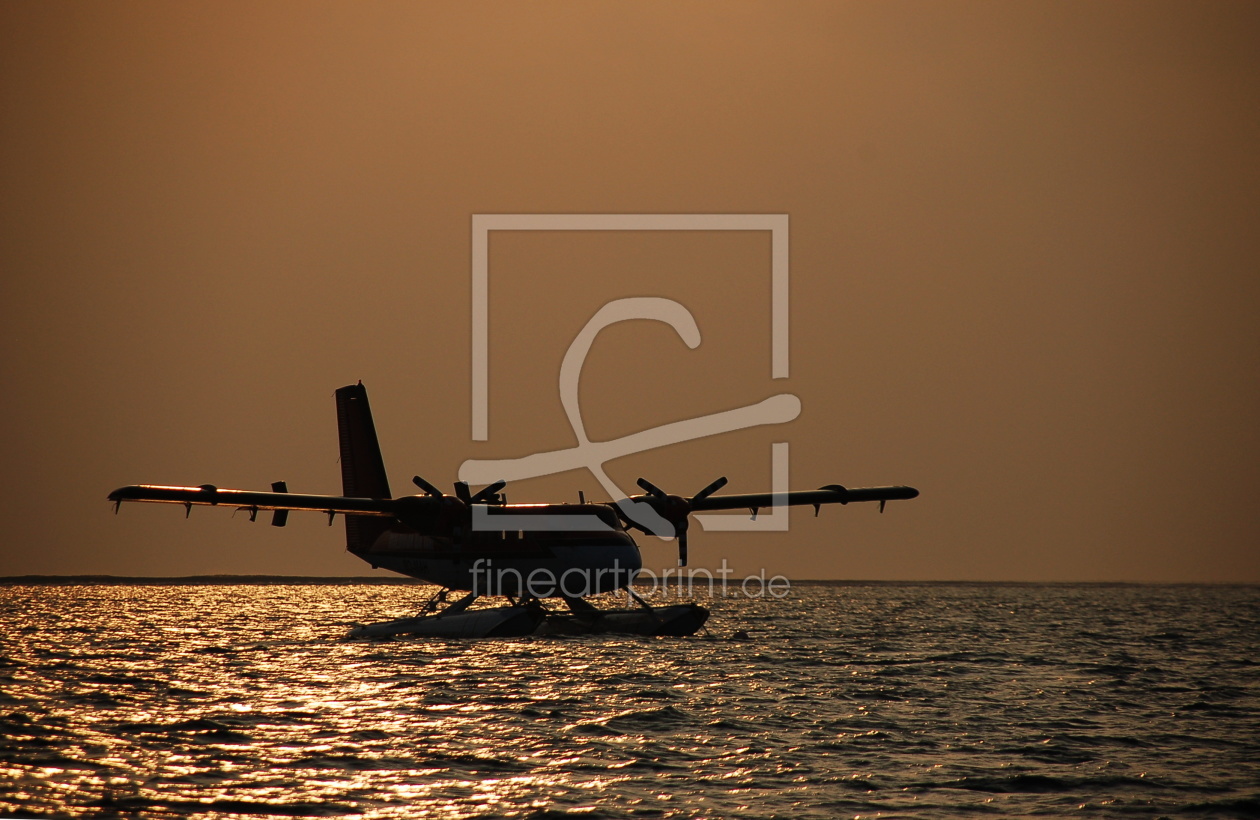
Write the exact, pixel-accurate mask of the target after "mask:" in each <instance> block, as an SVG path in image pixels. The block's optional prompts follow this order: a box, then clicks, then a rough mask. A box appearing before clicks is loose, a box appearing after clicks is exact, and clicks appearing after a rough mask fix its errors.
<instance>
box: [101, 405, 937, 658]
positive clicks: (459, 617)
mask: <svg viewBox="0 0 1260 820" xmlns="http://www.w3.org/2000/svg"><path fill="white" fill-rule="evenodd" d="M335 395H336V401H337V431H338V435H339V439H340V454H341V478H342V493H343V494H342V495H301V494H297V493H291V492H289V489H288V486H287V484H286V482H284V481H277V482H274V483H273V484H272V485H271V491H270V492H265V491H252V490H232V489H225V488H221V487H216V486H214V485H212V484H202V485H200V486H197V487H182V486H163V485H155V484H138V485H130V486H126V487H120V488H119V489H117V490H114V491H113V492H112V493H110V494H109V500H110V501H112V502H114V512H115V513H117V512H118V510H119V508H120V507H121V505H122V503H123V502H124V501H127V502H133V501H134V502H151V503H159V504H178V505H182V506H183V507H184V509H185V516H187V515H188V514H189V513H190V512H191V511H192V508H193V507H198V506H208V507H222V508H226V509H232V510H235V511H244V512H247V513H248V514H249V519H250V520H251V521H254V520H256V519H257V516H258V513H260V512H270V513H271V523H272V525H273V526H277V527H283V526H285V524H286V523H287V521H288V516H289V513H290V512H294V511H310V512H322V513H324V514H326V515H327V516H328V522H329V524H330V525H331V524H332V523H333V520H334V518H335V516H337V515H339V514H340V515H341V516H342V517H343V519H344V522H345V530H346V549H347V550H348V551H349V552H350V553H352V554H353V555H355V556H357V557H359V558H361V559H363V560H364V561H366V562H367V563H369V564H371V566H372V568H373V569H377V568H383V569H387V570H391V571H393V572H397V573H400V574H402V575H406V576H410V577H412V578H417V579H419V580H422V581H425V582H427V583H429V584H432V585H435V586H437V587H438V591H437V592H436V593H435V594H434V595H433V596H432V597H431V598H430V599H429V600H428V601H426V602H425V603H424V604H423V606H422V608H421V610H420V613H419V614H417V615H416V616H414V617H407V618H399V619H396V620H392V621H386V622H382V623H375V624H368V625H364V626H358V627H355V628H354V629H353V630H352V631H351V633H350V637H363V638H372V637H387V636H393V635H414V636H422V637H433V638H504V637H521V636H527V635H551V634H598V633H629V634H641V635H658V636H687V635H692V634H694V633H695V632H697V631H698V630H699V629H700V628H701V627H702V626H703V625H704V623H705V621H706V620H707V619H708V617H709V611H708V609H706V608H705V607H703V606H701V605H699V604H697V603H695V602H692V603H686V604H676V605H672V606H652V605H650V604H648V603H647V601H645V600H644V599H643V598H642V597H641V596H639V595H638V594H637V593H636V592H635V590H634V588H633V584H634V578H635V575H636V574H637V573H638V572H639V571H640V570H641V569H642V567H643V561H642V557H641V554H640V552H639V547H638V545H637V544H636V543H635V541H634V538H633V537H632V536H631V531H639V532H643V533H646V534H648V535H653V536H659V537H662V538H674V539H675V540H676V541H677V545H678V565H679V566H680V567H683V566H686V565H687V560H688V555H687V549H688V544H687V530H688V523H689V517H690V516H691V514H692V513H695V512H705V511H710V510H740V509H747V510H749V511H750V512H751V513H752V514H753V515H756V514H757V512H758V510H760V509H763V508H768V507H775V506H783V505H808V506H813V507H814V510H815V514H817V512H818V511H819V509H820V508H821V507H822V505H824V504H849V503H853V502H859V501H877V502H879V507H880V511H881V512H882V511H883V509H884V505H885V504H886V503H887V502H888V501H894V500H905V499H911V498H915V497H916V496H918V494H919V492H918V490H916V489H914V488H913V487H901V486H895V487H867V488H859V489H851V488H846V487H843V486H841V485H838V484H828V485H826V486H823V487H821V488H819V489H817V490H807V491H797V492H782V493H754V494H742V495H718V494H717V492H718V490H720V489H722V487H724V486H725V485H726V483H727V480H726V478H725V477H723V478H719V479H717V480H716V481H714V482H712V483H711V484H709V485H708V486H707V487H705V488H704V489H702V490H700V491H699V492H697V493H696V494H694V495H691V496H680V495H672V494H669V493H666V492H664V491H663V490H661V489H660V488H658V487H657V486H655V485H654V484H652V483H651V482H649V481H647V480H646V479H643V478H640V479H639V480H638V482H637V483H638V485H639V487H640V488H641V489H643V490H644V493H643V494H642V495H634V496H629V497H627V498H623V499H620V500H617V501H610V502H606V503H595V502H588V501H587V500H586V499H585V497H583V496H581V495H579V502H578V503H576V504H573V503H560V504H509V503H507V498H506V496H505V495H504V493H503V490H504V488H505V486H506V482H505V481H496V482H494V483H492V484H489V485H487V486H484V487H482V488H480V489H479V490H477V491H476V492H473V490H472V488H471V487H470V486H469V484H467V483H466V482H463V481H457V482H455V485H454V489H455V492H454V494H453V495H451V494H447V493H444V492H442V491H441V490H440V489H438V488H437V487H436V486H435V485H434V484H432V483H430V482H429V481H427V480H425V479H424V478H422V477H420V476H415V477H414V478H413V479H412V481H413V483H414V484H415V485H416V486H417V487H418V488H419V489H420V491H421V492H420V493H418V494H415V495H404V496H400V497H397V498H395V497H393V495H392V493H391V492H390V489H389V481H388V478H387V477H386V473H385V465H384V461H383V459H382V457H381V448H380V444H379V442H378V440H377V435H376V426H375V424H374V422H373V420H372V411H371V408H370V406H369V404H368V396H367V389H366V388H365V387H364V386H363V384H362V383H361V382H360V383H358V384H354V385H349V386H346V387H342V388H340V389H338V390H337V391H336V394H335ZM618 592H624V593H625V594H626V596H627V597H628V598H629V599H630V600H633V602H634V606H632V607H630V608H627V609H613V610H610V609H601V608H598V607H596V606H595V605H594V604H593V603H592V602H590V601H588V600H586V599H587V598H588V597H591V596H596V595H601V594H603V593H618ZM451 593H463V595H462V596H459V597H458V599H457V600H455V601H450V600H448V596H449V595H450V594H451ZM483 598H484V599H487V601H486V602H483V603H488V602H489V599H497V598H505V599H506V604H505V605H502V606H484V605H478V606H477V607H473V606H472V605H473V603H474V602H476V601H478V600H479V599H483Z"/></svg>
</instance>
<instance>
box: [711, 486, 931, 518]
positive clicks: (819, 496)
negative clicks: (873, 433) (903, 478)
mask: <svg viewBox="0 0 1260 820" xmlns="http://www.w3.org/2000/svg"><path fill="white" fill-rule="evenodd" d="M918 494H919V491H918V490H916V489H915V488H914V487H855V488H853V489H849V488H847V487H842V486H840V485H839V484H828V485H827V486H825V487H821V488H819V489H817V490H798V491H793V492H786V493H749V494H746V495H710V496H706V497H704V498H693V499H691V501H690V507H691V510H692V512H703V511H705V510H759V509H762V508H764V507H782V506H797V505H810V506H818V505H820V504H848V503H849V502H851V501H878V502H879V507H880V509H881V510H883V508H884V503H885V502H888V501H901V500H904V499H909V498H915V497H916V496H918Z"/></svg>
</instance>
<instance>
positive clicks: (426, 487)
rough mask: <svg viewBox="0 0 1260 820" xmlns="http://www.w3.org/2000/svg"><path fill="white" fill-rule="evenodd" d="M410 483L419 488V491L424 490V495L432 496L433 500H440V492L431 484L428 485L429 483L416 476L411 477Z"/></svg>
mask: <svg viewBox="0 0 1260 820" xmlns="http://www.w3.org/2000/svg"><path fill="white" fill-rule="evenodd" d="M411 483H412V484H415V485H416V486H417V487H419V488H420V489H422V490H424V491H425V492H426V493H428V494H429V495H431V496H433V497H434V498H441V497H442V491H441V490H439V489H438V488H437V487H434V486H433V485H432V484H430V483H429V482H427V481H425V480H424V479H423V478H421V477H420V476H418V475H413V476H412V477H411Z"/></svg>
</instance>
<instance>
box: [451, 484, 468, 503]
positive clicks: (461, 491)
mask: <svg viewBox="0 0 1260 820" xmlns="http://www.w3.org/2000/svg"><path fill="white" fill-rule="evenodd" d="M455 495H457V496H458V497H459V500H460V501H463V502H464V503H465V504H471V503H472V493H470V492H469V491H468V482H467V481H456V482H455Z"/></svg>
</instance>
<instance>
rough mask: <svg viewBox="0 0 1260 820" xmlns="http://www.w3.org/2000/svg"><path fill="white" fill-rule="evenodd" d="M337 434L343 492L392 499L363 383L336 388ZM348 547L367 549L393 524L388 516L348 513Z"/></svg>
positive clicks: (349, 494) (350, 494) (350, 495)
mask: <svg viewBox="0 0 1260 820" xmlns="http://www.w3.org/2000/svg"><path fill="white" fill-rule="evenodd" d="M337 434H338V436H339V437H340V439H341V491H342V494H343V495H345V496H348V497H350V498H392V497H393V496H392V495H390V492H389V479H388V478H386V476H385V462H384V461H383V460H382V459H381V445H380V443H379V442H377V440H376V425H374V424H373V423H372V408H371V407H369V406H368V397H367V389H366V388H364V386H363V382H359V383H358V384H352V385H349V386H348V387H343V388H341V389H339V390H338V391H337ZM345 519H346V548H347V549H349V550H351V551H356V550H365V549H367V548H369V547H371V546H372V544H373V543H374V542H375V541H376V539H377V537H379V536H380V534H381V533H382V532H384V531H385V530H387V529H389V526H390V524H391V522H390V520H389V519H387V518H380V517H377V516H363V515H347V516H345Z"/></svg>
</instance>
